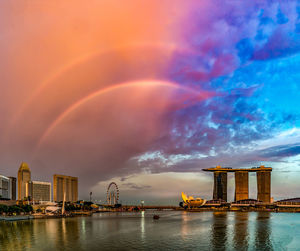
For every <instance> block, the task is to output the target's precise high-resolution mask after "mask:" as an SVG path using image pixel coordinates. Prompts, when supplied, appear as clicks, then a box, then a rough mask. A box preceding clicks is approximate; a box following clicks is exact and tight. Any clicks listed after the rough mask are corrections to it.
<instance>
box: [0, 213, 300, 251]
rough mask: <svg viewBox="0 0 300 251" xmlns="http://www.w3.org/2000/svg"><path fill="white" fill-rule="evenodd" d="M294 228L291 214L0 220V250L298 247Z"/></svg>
mask: <svg viewBox="0 0 300 251" xmlns="http://www.w3.org/2000/svg"><path fill="white" fill-rule="evenodd" d="M154 214H159V215H160V219H159V220H153V215H154ZM297 229H300V214H292V213H291V214H288V213H286V214H280V213H277V214H276V213H264V212H257V213H256V212H219V213H216V212H215V213H213V212H201V213H191V212H174V211H169V212H159V213H158V212H153V211H152V212H151V211H150V212H138V213H102V214H95V215H94V216H93V217H75V218H64V219H40V220H31V221H20V222H0V250H74V251H75V250H129V249H130V250H132V249H135V250H297V248H299V244H300V243H299V239H300V230H299V231H297Z"/></svg>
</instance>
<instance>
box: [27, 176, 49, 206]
mask: <svg viewBox="0 0 300 251" xmlns="http://www.w3.org/2000/svg"><path fill="white" fill-rule="evenodd" d="M26 192H27V194H26V195H27V196H26V197H28V198H29V199H30V200H31V201H34V202H41V201H51V183H50V182H43V181H29V182H28V183H27V186H26Z"/></svg>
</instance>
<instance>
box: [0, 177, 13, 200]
mask: <svg viewBox="0 0 300 251" xmlns="http://www.w3.org/2000/svg"><path fill="white" fill-rule="evenodd" d="M0 197H1V198H2V199H7V200H11V180H10V178H8V177H5V176H3V175H0Z"/></svg>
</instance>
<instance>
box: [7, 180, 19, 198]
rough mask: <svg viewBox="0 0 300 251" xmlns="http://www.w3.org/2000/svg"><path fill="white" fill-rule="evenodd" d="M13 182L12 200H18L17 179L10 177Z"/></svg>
mask: <svg viewBox="0 0 300 251" xmlns="http://www.w3.org/2000/svg"><path fill="white" fill-rule="evenodd" d="M8 178H9V179H10V180H11V199H12V200H16V198H17V197H16V195H17V179H16V177H8Z"/></svg>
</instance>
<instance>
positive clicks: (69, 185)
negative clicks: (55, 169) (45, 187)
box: [53, 174, 78, 202]
mask: <svg viewBox="0 0 300 251" xmlns="http://www.w3.org/2000/svg"><path fill="white" fill-rule="evenodd" d="M64 195H65V201H70V202H75V201H77V200H78V178H77V177H71V176H66V175H59V174H54V176H53V201H55V202H59V201H63V200H64Z"/></svg>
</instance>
